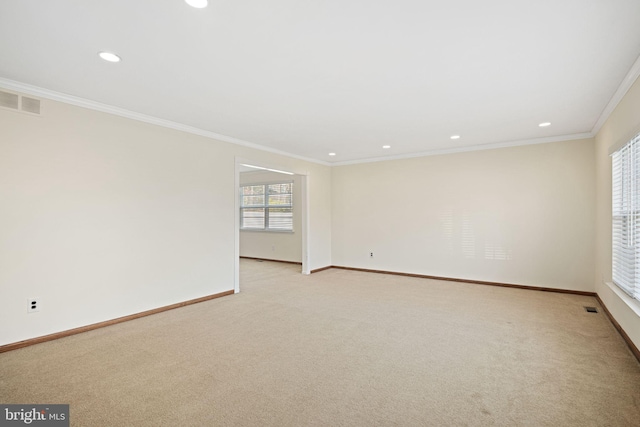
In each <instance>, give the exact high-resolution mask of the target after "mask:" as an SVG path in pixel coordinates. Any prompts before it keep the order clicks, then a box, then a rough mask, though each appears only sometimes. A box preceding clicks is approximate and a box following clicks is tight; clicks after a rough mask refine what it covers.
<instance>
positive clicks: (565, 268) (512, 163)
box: [332, 140, 595, 292]
mask: <svg viewBox="0 0 640 427" xmlns="http://www.w3.org/2000/svg"><path fill="white" fill-rule="evenodd" d="M594 168H595V165H594V143H593V140H579V141H567V142H558V143H549V144H540V145H530V146H522V147H513V148H502V149H495V150H486V151H475V152H467V153H460V154H450V155H441V156H430V157H421V158H414V159H406V160H395V161H385V162H379V163H368V164H356V165H348V166H341V167H334V168H333V179H332V189H333V190H332V196H333V199H332V204H333V209H332V212H333V220H332V223H333V233H332V234H333V240H332V257H333V264H334V265H339V266H349V267H358V268H369V269H378V270H387V271H398V272H406V273H416V274H425V275H434V276H441V277H451V278H462V279H473V280H483V281H493V282H503V283H512V284H520V285H530V286H542V287H550V288H562V289H573V290H580V291H591V292H592V291H594V287H593V279H592V277H593V274H594V267H593V264H594V233H593V229H594V225H595V213H594V209H595V189H594ZM371 251H373V252H374V258H369V253H370V252H371Z"/></svg>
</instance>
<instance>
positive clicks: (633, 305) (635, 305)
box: [605, 282, 640, 317]
mask: <svg viewBox="0 0 640 427" xmlns="http://www.w3.org/2000/svg"><path fill="white" fill-rule="evenodd" d="M605 284H606V285H607V286H609V289H611V290H612V291H613V292H614V293H615V294H616V295H618V297H619V298H620V299H621V300H622V301H623V302H624V303H625V304H626V305H627V306H628V307H629V308H630V309H631V311H633V312H634V313H635V314H636V316H638V317H640V302H639V301H637V300H635V299H633V298H631V297H630V296H629V295H627V294H626V293H625V292H624V291H623V290H622V289H620V288H619V287H617V286H616V285H615V284H613V282H605Z"/></svg>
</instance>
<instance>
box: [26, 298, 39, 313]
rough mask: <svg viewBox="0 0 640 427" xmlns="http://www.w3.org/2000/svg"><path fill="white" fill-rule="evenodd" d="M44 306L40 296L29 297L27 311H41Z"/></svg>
mask: <svg viewBox="0 0 640 427" xmlns="http://www.w3.org/2000/svg"><path fill="white" fill-rule="evenodd" d="M41 307H42V300H40V298H28V299H27V313H35V312H36V311H40V308H41Z"/></svg>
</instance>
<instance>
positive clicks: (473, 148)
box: [331, 132, 593, 166]
mask: <svg viewBox="0 0 640 427" xmlns="http://www.w3.org/2000/svg"><path fill="white" fill-rule="evenodd" d="M590 138H593V134H592V133H591V132H586V133H575V134H572V135H560V136H549V137H546V138H536V139H524V140H520V141H512V142H497V143H494V144H482V145H471V146H467V147H458V148H445V149H441V150H432V151H423V152H420V153H407V154H399V155H397V156H387V157H375V158H369V159H362V160H346V161H344V162H335V163H331V166H346V165H355V164H358V163H374V162H384V161H387V160H402V159H412V158H415V157H427V156H439V155H442V154H455V153H466V152H468V151H481V150H494V149H496V148H508V147H519V146H522V145H535V144H548V143H550V142H561V141H573V140H577V139H590Z"/></svg>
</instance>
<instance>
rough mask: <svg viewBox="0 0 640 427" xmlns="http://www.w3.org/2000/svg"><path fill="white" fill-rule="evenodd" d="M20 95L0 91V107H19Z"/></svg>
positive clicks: (13, 108)
mask: <svg viewBox="0 0 640 427" xmlns="http://www.w3.org/2000/svg"><path fill="white" fill-rule="evenodd" d="M18 100H19V96H18V95H16V94H15V93H9V92H2V91H0V107H5V108H11V109H12V110H17V109H18Z"/></svg>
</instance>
